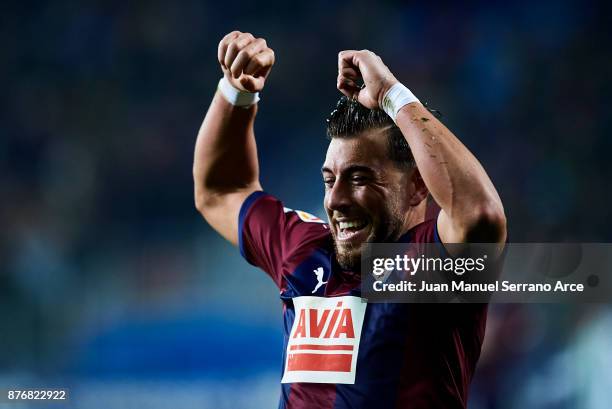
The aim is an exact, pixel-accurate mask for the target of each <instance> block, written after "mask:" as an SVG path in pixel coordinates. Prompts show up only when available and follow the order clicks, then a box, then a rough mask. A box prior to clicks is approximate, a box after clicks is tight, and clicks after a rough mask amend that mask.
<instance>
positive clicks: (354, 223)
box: [337, 219, 370, 241]
mask: <svg viewBox="0 0 612 409" xmlns="http://www.w3.org/2000/svg"><path fill="white" fill-rule="evenodd" d="M369 225H370V224H369V223H368V221H367V220H364V219H356V220H350V221H341V222H338V224H337V229H338V234H337V238H338V240H342V241H353V240H355V241H357V240H361V241H363V240H365V239H366V238H367V236H366V235H367V233H368V231H369V228H368V227H369ZM362 236H363V237H362Z"/></svg>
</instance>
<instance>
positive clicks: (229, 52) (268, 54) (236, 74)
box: [218, 31, 274, 92]
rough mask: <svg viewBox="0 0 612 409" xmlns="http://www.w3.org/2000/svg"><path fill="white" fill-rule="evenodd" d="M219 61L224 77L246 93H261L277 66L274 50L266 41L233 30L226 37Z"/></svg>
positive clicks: (220, 49) (219, 51) (220, 45)
mask: <svg viewBox="0 0 612 409" xmlns="http://www.w3.org/2000/svg"><path fill="white" fill-rule="evenodd" d="M218 58H219V64H221V70H223V75H224V76H225V78H226V79H227V80H228V81H229V82H230V84H232V85H233V86H234V88H236V89H239V90H241V91H247V92H259V91H261V90H262V89H263V87H264V83H265V81H266V78H267V77H268V74H270V70H271V69H272V65H274V51H272V49H271V48H270V47H268V45H267V44H266V40H264V39H263V38H255V37H253V35H252V34H251V33H241V32H240V31H232V32H231V33H229V34H227V35H226V36H225V37H223V39H222V40H221V42H220V43H219V49H218Z"/></svg>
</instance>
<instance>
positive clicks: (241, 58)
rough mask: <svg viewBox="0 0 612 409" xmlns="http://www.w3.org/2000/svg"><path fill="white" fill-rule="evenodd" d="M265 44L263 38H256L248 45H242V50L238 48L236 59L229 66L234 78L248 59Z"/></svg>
mask: <svg viewBox="0 0 612 409" xmlns="http://www.w3.org/2000/svg"><path fill="white" fill-rule="evenodd" d="M266 46H267V45H266V40H264V39H263V38H258V39H256V40H254V41H252V42H251V43H250V44H249V45H247V46H246V47H244V48H243V49H242V50H240V52H238V55H237V56H236V59H235V60H234V62H233V63H232V66H231V68H230V71H231V73H232V75H233V76H234V78H238V77H240V74H241V73H242V70H243V69H244V68H245V66H246V65H247V64H248V63H249V61H250V60H251V59H252V58H253V57H254V56H255V55H257V54H258V53H259V52H260V51H262V50H263V49H265V48H266Z"/></svg>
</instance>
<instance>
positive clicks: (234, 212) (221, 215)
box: [200, 184, 261, 246]
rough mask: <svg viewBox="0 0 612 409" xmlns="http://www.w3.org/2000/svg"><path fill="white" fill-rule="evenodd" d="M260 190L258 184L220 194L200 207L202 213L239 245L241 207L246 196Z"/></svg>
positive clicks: (232, 241)
mask: <svg viewBox="0 0 612 409" xmlns="http://www.w3.org/2000/svg"><path fill="white" fill-rule="evenodd" d="M259 190H261V186H260V185H259V184H256V185H255V186H252V187H249V188H247V189H242V190H240V191H237V192H231V193H224V194H218V195H216V196H215V197H214V198H211V199H210V203H209V204H208V205H207V206H206V207H205V208H204V209H200V213H201V214H202V216H204V219H205V220H206V221H207V222H208V224H210V226H211V227H212V228H213V229H215V231H216V232H217V233H219V234H220V235H221V236H223V238H225V239H226V240H227V241H229V242H230V243H232V244H233V245H234V246H237V245H238V234H239V231H238V228H239V226H238V216H239V214H240V209H241V207H242V204H243V203H244V201H245V200H246V198H247V197H248V196H249V195H250V194H251V193H253V192H255V191H259Z"/></svg>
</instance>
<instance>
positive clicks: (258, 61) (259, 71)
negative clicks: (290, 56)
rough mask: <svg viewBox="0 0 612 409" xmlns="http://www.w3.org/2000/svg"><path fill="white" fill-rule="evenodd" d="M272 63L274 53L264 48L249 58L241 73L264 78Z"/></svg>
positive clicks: (274, 57) (274, 59) (274, 58)
mask: <svg viewBox="0 0 612 409" xmlns="http://www.w3.org/2000/svg"><path fill="white" fill-rule="evenodd" d="M274 61H276V56H275V55H274V51H273V50H272V49H271V48H266V49H264V50H263V51H262V52H260V53H259V54H257V55H255V56H254V57H253V58H251V60H250V61H249V63H248V65H247V66H246V68H245V69H244V71H243V72H244V73H245V74H247V75H254V76H263V77H265V76H266V75H267V74H268V72H269V71H270V68H271V67H272V65H274Z"/></svg>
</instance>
